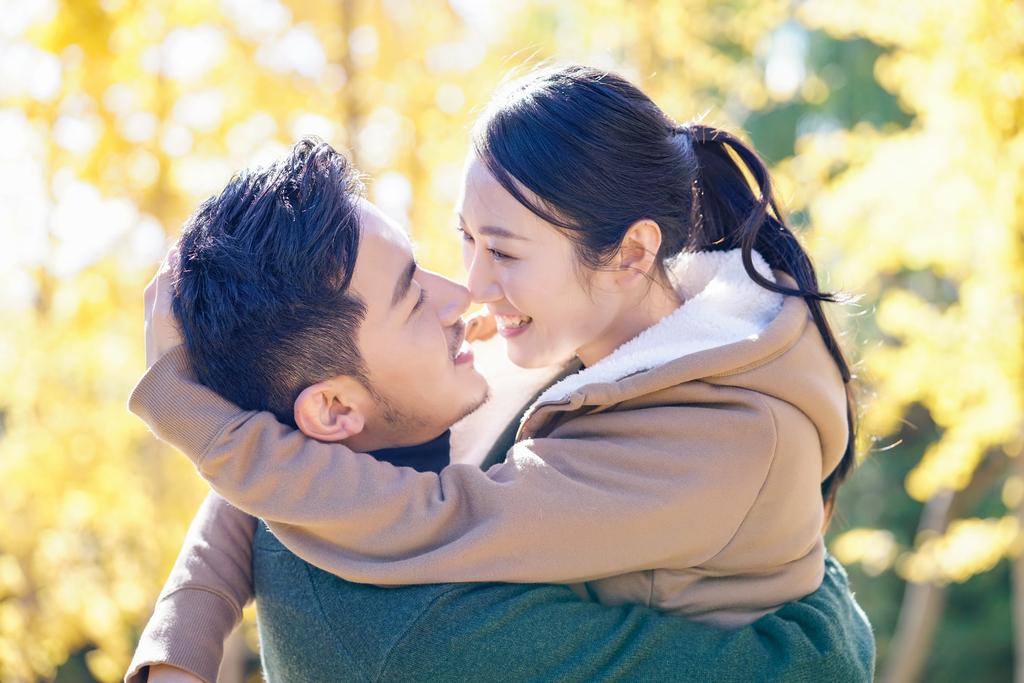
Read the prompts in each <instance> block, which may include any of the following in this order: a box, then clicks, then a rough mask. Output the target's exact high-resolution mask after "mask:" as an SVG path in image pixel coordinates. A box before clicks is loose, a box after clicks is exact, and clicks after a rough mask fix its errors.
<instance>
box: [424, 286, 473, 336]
mask: <svg viewBox="0 0 1024 683" xmlns="http://www.w3.org/2000/svg"><path fill="white" fill-rule="evenodd" d="M430 279H431V280H432V282H429V283H424V286H425V287H426V288H427V290H429V291H430V293H431V294H433V293H434V292H435V291H436V292H437V295H438V298H437V302H438V303H437V316H438V318H439V319H440V320H441V324H442V325H444V326H445V327H447V326H449V325H454V324H455V323H456V322H457V321H458V320H459V319H460V318H461V317H462V314H463V313H465V312H466V311H468V310H469V305H470V303H471V297H470V295H469V289H468V288H467V287H464V286H462V285H460V284H459V283H458V282H455V281H454V280H449V279H448V278H446V277H444V276H443V275H438V274H437V273H430Z"/></svg>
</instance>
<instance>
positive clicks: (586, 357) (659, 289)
mask: <svg viewBox="0 0 1024 683" xmlns="http://www.w3.org/2000/svg"><path fill="white" fill-rule="evenodd" d="M638 299H639V300H634V299H628V300H624V301H623V302H622V305H621V306H620V307H619V314H618V315H616V316H615V317H614V318H613V319H612V321H611V322H610V324H609V325H608V326H607V328H606V330H605V333H604V334H602V335H601V336H600V337H599V338H598V339H595V340H594V341H593V342H591V343H589V344H587V345H586V346H584V347H581V348H579V349H578V350H577V351H576V355H577V356H578V357H579V359H580V361H581V362H582V363H583V365H584V366H585V367H588V368H589V367H590V366H592V365H594V364H595V363H597V362H598V361H600V360H601V359H603V358H606V357H607V356H609V355H611V354H612V352H613V351H615V349H617V348H619V347H620V346H622V345H623V344H625V343H626V342H628V341H629V340H630V339H632V338H633V337H635V336H637V335H638V334H640V333H641V332H643V331H644V330H646V329H647V328H649V327H652V326H654V325H656V324H657V323H658V322H660V321H661V320H662V319H663V318H664V317H666V316H668V315H671V314H672V313H673V312H675V310H676V309H678V308H679V307H680V306H681V305H682V304H683V301H682V299H680V298H679V295H678V294H677V293H676V292H675V290H673V289H672V288H671V287H669V286H667V285H661V284H659V283H651V285H650V286H649V287H648V288H646V289H645V291H644V292H643V293H642V294H641V295H640V296H639V297H638Z"/></svg>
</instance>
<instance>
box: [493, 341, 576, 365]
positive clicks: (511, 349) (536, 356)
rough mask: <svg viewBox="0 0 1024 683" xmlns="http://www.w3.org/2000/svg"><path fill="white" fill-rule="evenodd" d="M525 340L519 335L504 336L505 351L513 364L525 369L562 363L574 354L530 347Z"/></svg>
mask: <svg viewBox="0 0 1024 683" xmlns="http://www.w3.org/2000/svg"><path fill="white" fill-rule="evenodd" d="M525 342H526V340H525V339H522V338H521V337H514V338H512V339H508V338H506V339H505V353H506V354H507V355H508V359H509V360H510V361H512V363H513V364H515V365H517V366H519V367H521V368H524V369H527V370H532V369H536V368H546V367H548V366H550V365H554V364H556V363H559V364H563V363H566V362H568V361H569V360H570V359H571V358H572V357H573V355H574V354H573V353H571V352H560V351H558V350H555V349H537V348H531V346H530V345H528V344H527V343H525Z"/></svg>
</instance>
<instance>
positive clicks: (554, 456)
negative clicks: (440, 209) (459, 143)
mask: <svg viewBox="0 0 1024 683" xmlns="http://www.w3.org/2000/svg"><path fill="white" fill-rule="evenodd" d="M751 181H753V182H751ZM362 191H363V188H362V185H361V183H360V182H359V179H358V176H357V173H356V171H355V170H354V169H353V168H352V167H351V166H350V165H349V164H348V163H347V161H346V160H345V158H344V157H343V156H341V155H340V154H338V153H337V152H335V151H334V150H333V149H331V148H330V147H329V146H328V145H326V144H324V143H321V142H318V141H316V140H313V139H306V140H303V141H301V142H299V143H297V144H296V145H295V146H294V147H293V148H292V150H291V153H290V154H289V155H288V156H287V157H285V158H283V159H281V160H279V161H278V162H277V163H275V164H273V165H271V166H270V167H268V168H255V169H250V170H247V171H244V172H242V173H241V174H240V175H238V176H236V177H235V178H234V179H233V180H232V181H231V182H230V183H229V185H228V186H227V188H226V189H225V190H224V191H223V192H222V193H221V194H220V195H219V196H217V197H213V198H211V199H209V200H207V201H206V202H205V203H203V204H202V205H201V206H200V207H199V209H198V210H197V211H196V212H195V214H193V216H192V217H191V218H190V219H189V221H188V222H187V224H186V226H185V228H184V230H183V232H182V235H181V238H180V240H179V242H178V246H177V250H176V252H175V253H172V255H171V256H170V257H169V259H168V262H167V263H166V265H165V268H164V269H163V271H162V272H161V273H160V274H158V277H157V278H155V279H154V282H153V283H151V286H150V288H148V289H147V316H149V324H148V326H147V327H148V330H147V351H148V353H147V359H148V362H149V363H150V365H151V367H150V368H149V370H148V371H147V373H146V374H145V376H144V377H143V378H142V380H141V381H140V382H139V384H138V386H137V387H136V389H135V391H134V392H133V394H132V397H131V399H130V403H129V407H130V409H131V410H132V411H133V412H135V413H136V414H137V415H139V416H140V417H141V418H142V419H143V420H145V421H146V422H147V424H149V426H150V427H151V429H152V430H153V431H154V433H155V434H156V435H157V436H158V437H160V438H161V439H164V440H165V441H167V442H169V443H171V444H172V445H174V446H175V447H176V448H178V449H179V450H181V451H182V452H183V453H185V454H186V455H187V456H188V457H189V458H190V459H192V461H193V462H194V463H195V465H196V467H197V469H198V471H199V473H200V474H201V475H202V476H203V477H204V478H205V479H207V481H208V482H209V483H210V485H211V487H212V488H213V490H214V492H212V493H211V494H210V496H209V497H208V498H207V499H206V501H205V502H204V503H203V506H202V507H201V508H200V510H199V513H198V515H197V517H196V520H195V521H194V522H193V525H192V527H191V529H190V531H189V534H188V536H187V537H186V541H185V546H184V547H183V549H182V552H181V555H180V556H179V558H178V562H177V564H176V565H175V568H174V570H173V572H172V574H171V576H170V578H169V579H168V583H167V586H166V587H165V589H164V591H163V593H162V594H161V597H160V599H159V601H158V603H157V606H156V611H155V612H154V615H153V618H152V619H151V620H150V622H149V624H148V626H147V627H146V630H145V632H144V633H143V636H142V639H141V641H140V644H139V649H138V650H137V652H136V655H135V660H134V661H133V663H132V668H131V670H130V671H129V672H128V675H127V678H126V680H127V681H129V682H134V681H143V680H146V679H147V677H148V680H150V681H196V680H200V681H206V683H212V682H213V681H214V680H215V678H216V675H217V668H218V666H219V664H220V659H221V656H222V652H223V643H224V639H225V637H226V636H227V635H228V634H229V633H230V632H231V630H232V629H233V628H234V627H235V626H236V625H237V623H238V621H239V619H240V618H241V609H242V607H243V606H244V605H245V604H246V603H248V602H249V601H250V600H252V599H253V597H255V599H256V602H257V617H258V621H259V630H260V647H261V654H262V659H263V667H264V674H265V676H266V678H267V680H268V681H271V682H272V683H276V682H278V681H769V680H771V681H807V682H811V681H813V682H815V683H818V682H821V681H866V680H870V679H871V676H872V669H873V664H874V661H873V659H874V642H873V639H872V635H871V630H870V626H869V625H868V623H867V621H866V619H865V618H864V616H863V613H862V612H861V611H860V609H859V607H858V606H857V605H856V603H855V602H854V600H853V597H852V595H851V594H850V591H849V587H848V584H847V582H846V577H845V574H844V573H843V571H842V569H841V567H839V565H838V564H837V563H836V562H835V560H833V559H832V558H830V557H828V555H827V554H826V552H825V546H824V542H823V538H822V530H823V528H824V526H825V525H826V524H827V521H828V518H829V516H830V513H831V510H832V506H833V505H834V501H835V495H836V491H837V488H838V486H839V484H840V483H841V482H842V480H843V478H844V477H845V476H846V474H847V473H848V472H849V470H850V468H851V467H852V465H853V462H854V433H853V415H854V407H853V405H852V402H851V398H850V391H849V381H850V373H849V370H848V367H847V363H846V361H845V359H844V357H843V354H842V352H841V350H840V348H839V344H838V341H837V338H836V335H835V333H834V332H833V330H832V329H831V328H830V326H829V323H828V321H827V320H826V317H825V315H824V312H823V310H822V304H823V302H828V301H830V300H832V296H831V295H829V294H827V293H823V292H820V291H819V289H818V284H817V278H816V275H815V272H814V269H813V266H812V264H811V262H810V259H809V257H808V256H807V254H806V252H805V251H804V249H803V247H802V246H801V244H800V242H799V241H798V240H797V238H796V237H795V236H794V235H793V233H792V232H791V231H790V230H789V228H788V227H787V226H786V224H785V220H784V216H783V213H782V211H781V210H780V208H779V207H778V205H777V204H776V203H775V201H774V199H772V194H771V181H770V178H769V175H768V172H767V169H766V168H765V166H764V165H763V163H762V162H761V161H760V160H759V158H758V157H757V155H756V154H755V153H754V152H753V151H752V150H751V149H750V148H749V147H747V146H746V145H745V144H744V143H743V142H741V141H740V140H738V139H737V138H735V137H733V136H732V135H730V134H728V133H726V132H725V131H723V130H719V129H716V128H712V127H709V126H703V125H697V124H692V125H678V124H676V123H675V121H673V120H672V119H671V118H670V117H668V116H667V115H666V114H665V113H663V112H662V111H661V110H660V109H659V108H658V107H657V106H656V105H655V104H654V103H653V102H652V101H651V100H650V99H649V98H648V97H647V96H646V95H645V94H644V93H642V92H641V91H639V90H638V89H637V88H636V87H635V86H633V85H632V84H630V83H629V82H627V81H626V80H624V79H622V78H620V77H618V76H616V75H614V74H610V73H606V72H601V71H597V70H594V69H590V68H587V67H580V66H549V67H546V68H542V69H537V70H535V71H533V72H531V73H529V74H527V75H526V76H524V77H522V78H520V79H519V80H516V81H512V82H510V83H507V84H505V85H504V86H503V87H502V88H501V89H500V90H499V91H498V93H497V94H496V95H495V97H494V98H493V99H492V101H491V102H490V104H489V105H488V106H487V107H486V108H485V109H484V110H483V112H482V113H481V115H480V117H479V119H478V121H477V122H476V125H475V127H474V129H473V133H472V143H471V151H470V154H469V158H468V160H467V163H466V167H465V173H464V177H463V186H462V192H461V195H460V198H459V201H458V204H457V206H456V211H457V213H458V221H459V227H458V229H459V231H460V232H461V236H462V240H463V245H462V248H463V258H464V262H465V265H466V269H467V271H468V282H467V283H466V285H465V286H463V285H461V284H458V283H455V282H453V281H451V280H448V279H446V278H444V277H442V276H440V275H437V274H435V273H431V272H429V271H426V270H423V269H422V268H420V267H419V266H418V265H417V264H416V261H415V259H414V254H413V250H412V246H411V244H410V242H409V239H408V237H407V236H406V235H405V233H404V232H403V231H402V230H401V229H400V228H399V227H398V226H396V225H395V224H394V223H393V222H392V221H390V220H389V219H388V218H387V217H386V216H384V215H383V214H382V213H381V212H379V211H378V210H377V209H376V208H375V207H374V206H373V205H372V204H370V203H369V202H367V201H366V200H365V199H363V198H362ZM471 302H477V303H481V304H484V305H485V306H486V311H487V314H488V315H487V316H486V317H482V318H478V319H474V320H473V321H471V322H470V324H469V325H467V324H466V323H464V322H463V320H462V316H463V314H464V313H465V312H466V311H467V309H468V307H469V306H470V304H471ZM495 331H496V333H497V334H500V335H501V336H502V337H503V338H504V341H505V345H506V348H507V352H508V356H509V359H510V360H511V361H512V362H513V363H515V364H516V365H517V366H520V367H523V368H539V367H547V366H551V365H554V364H559V363H562V364H563V366H564V367H562V369H561V371H560V372H559V374H558V375H557V376H556V377H554V379H553V380H552V381H550V382H549V383H548V384H547V386H544V387H542V388H541V389H540V390H539V391H538V392H537V394H536V395H535V396H534V397H533V399H532V400H531V401H529V403H528V405H527V406H525V407H524V410H523V411H521V414H520V415H517V416H516V418H515V419H514V420H513V422H512V423H511V424H509V425H508V426H507V427H506V428H505V429H504V431H502V432H501V436H499V437H498V439H497V440H496V442H495V443H494V444H493V446H492V447H491V448H490V449H489V451H487V452H486V454H484V451H485V450H486V449H482V450H481V449H478V450H480V452H481V457H479V458H477V459H476V461H475V462H460V463H456V464H452V463H451V462H450V451H449V445H450V444H449V436H450V431H449V428H450V427H451V426H452V425H453V424H454V423H456V422H457V421H459V420H460V419H461V418H463V417H465V416H466V415H468V414H469V413H472V412H473V411H474V410H476V409H477V408H478V407H479V406H480V405H481V404H482V403H483V402H484V400H485V399H486V397H487V394H488V385H487V382H486V380H485V379H484V377H483V376H482V375H481V374H480V373H479V372H478V370H477V368H476V367H475V363H474V356H473V349H472V347H471V346H470V345H469V343H468V342H469V341H472V340H474V339H481V338H484V337H487V336H488V335H490V334H493V333H495ZM569 359H571V361H570V360H569ZM567 361H568V362H567ZM493 389H494V391H495V392H500V391H501V387H500V386H497V387H494V388H493Z"/></svg>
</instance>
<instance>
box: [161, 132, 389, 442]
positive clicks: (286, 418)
mask: <svg viewBox="0 0 1024 683" xmlns="http://www.w3.org/2000/svg"><path fill="white" fill-rule="evenodd" d="M362 192H363V184H362V182H361V181H360V179H359V174H358V172H357V171H356V170H355V168H354V167H353V166H352V165H351V164H350V163H349V162H348V160H347V159H346V158H345V157H344V156H342V155H341V154H339V153H338V152H336V151H335V150H334V149H333V148H331V146H330V145H328V144H327V143H325V142H322V141H320V140H318V139H317V138H314V137H307V138H304V139H303V140H301V141H299V142H297V143H295V145H293V146H292V148H291V151H290V153H289V154H287V155H286V156H284V157H282V158H281V159H278V160H277V161H275V162H274V163H273V164H271V165H270V166H267V167H253V168H249V169H246V170H244V171H242V172H241V173H240V174H238V175H236V176H235V177H234V178H232V179H231V182H229V183H228V185H227V187H226V188H224V191H223V192H221V193H220V194H219V195H218V196H215V197H210V198H209V199H207V200H206V201H205V202H203V203H202V205H200V206H199V208H198V209H196V211H195V213H193V214H192V216H190V217H189V219H188V221H187V222H186V223H185V227H184V229H183V230H182V233H181V238H180V239H179V240H178V247H179V261H178V272H177V273H176V281H175V294H174V298H173V300H172V303H171V306H172V309H173V311H174V315H175V317H176V318H177V320H178V321H179V324H180V325H181V331H182V335H183V337H184V340H185V350H186V351H187V353H188V356H189V359H190V360H191V363H192V367H193V368H194V370H195V373H196V375H197V376H198V379H199V381H201V382H202V383H203V384H205V385H206V386H208V387H210V388H211V389H213V390H214V391H216V392H217V393H219V394H220V395H222V396H224V397H225V398H227V399H229V400H231V401H233V402H234V403H236V404H238V405H239V406H241V407H242V408H245V409H246V410H269V411H270V412H272V413H274V414H275V415H276V416H277V418H278V419H279V420H280V421H281V422H284V423H286V424H289V425H291V426H293V427H294V426H295V418H294V408H293V405H294V403H295V399H296V398H297V397H298V395H299V394H300V393H301V392H302V390H303V389H305V388H306V387H308V386H309V385H311V384H315V383H316V382H320V381H323V380H325V379H329V378H332V377H338V376H340V375H346V376H349V377H353V378H355V379H357V380H359V381H360V382H362V383H363V384H364V386H367V387H368V388H369V384H368V382H367V380H366V374H365V368H364V364H363V361H362V358H361V356H360V354H359V348H358V346H357V336H358V332H359V326H360V325H361V324H362V321H363V319H364V318H365V315H366V306H365V304H364V303H363V301H362V300H361V299H360V298H359V297H358V296H357V295H356V294H355V293H354V292H351V291H349V284H350V283H351V281H352V274H353V272H354V269H355V264H356V256H357V253H358V247H359V198H360V197H361V196H362Z"/></svg>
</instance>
